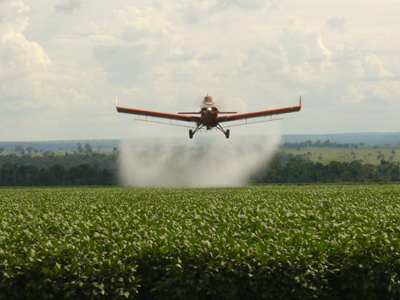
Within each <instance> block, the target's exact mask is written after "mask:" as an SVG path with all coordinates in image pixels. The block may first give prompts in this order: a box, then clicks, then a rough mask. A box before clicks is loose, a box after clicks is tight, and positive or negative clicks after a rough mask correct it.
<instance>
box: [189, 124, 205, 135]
mask: <svg viewBox="0 0 400 300" xmlns="http://www.w3.org/2000/svg"><path fill="white" fill-rule="evenodd" d="M201 128H203V125H202V124H200V125H199V126H197V127H196V129H195V130H194V131H193V130H192V129H190V130H189V137H190V138H191V139H192V138H193V136H194V135H195V133H196V132H197V131H199V130H200V129H201Z"/></svg>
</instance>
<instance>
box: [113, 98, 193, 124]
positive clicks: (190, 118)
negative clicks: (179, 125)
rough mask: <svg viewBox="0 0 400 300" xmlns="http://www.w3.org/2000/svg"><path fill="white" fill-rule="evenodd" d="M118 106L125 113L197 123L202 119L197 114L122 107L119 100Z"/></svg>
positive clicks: (120, 111)
mask: <svg viewBox="0 0 400 300" xmlns="http://www.w3.org/2000/svg"><path fill="white" fill-rule="evenodd" d="M116 108H117V111H118V112H119V113H125V114H133V115H140V116H147V117H154V118H163V119H170V120H178V121H186V122H195V123H197V122H199V121H200V117H196V116H187V115H179V114H170V113H163V112H158V111H152V110H142V109H137V108H129V107H121V106H118V102H117V106H116Z"/></svg>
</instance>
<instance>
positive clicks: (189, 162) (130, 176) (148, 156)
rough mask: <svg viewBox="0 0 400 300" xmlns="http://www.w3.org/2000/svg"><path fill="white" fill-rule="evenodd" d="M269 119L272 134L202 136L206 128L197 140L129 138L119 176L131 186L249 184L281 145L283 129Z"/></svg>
mask: <svg viewBox="0 0 400 300" xmlns="http://www.w3.org/2000/svg"><path fill="white" fill-rule="evenodd" d="M269 125H270V124H268V125H264V126H268V128H269V132H270V133H269V134H264V135H259V136H254V135H253V136H246V135H236V136H234V137H233V138H232V137H231V139H229V140H226V139H225V137H224V136H223V135H222V134H220V133H218V135H217V136H215V137H212V136H208V137H202V136H201V135H202V133H201V132H200V133H198V134H197V136H195V137H194V140H189V138H188V139H187V140H183V139H179V142H178V143H177V141H178V140H177V139H169V140H167V139H165V140H161V141H159V142H158V143H157V144H154V143H152V144H150V143H148V144H145V145H144V144H143V142H142V141H141V142H140V143H139V142H138V140H125V141H124V142H123V143H122V144H121V149H120V155H119V163H118V165H119V175H120V182H121V183H122V184H124V185H129V186H188V187H194V186H196V187H206V186H239V185H243V184H246V183H248V181H249V178H250V176H251V175H252V174H254V172H255V171H257V170H258V169H259V168H261V167H263V166H265V165H266V164H268V162H269V161H270V159H271V158H272V156H273V155H274V153H275V152H276V150H277V147H278V145H279V142H280V139H281V135H280V132H279V129H277V126H269ZM250 126H255V125H250ZM256 127H257V126H256ZM253 128H254V127H253ZM247 129H248V131H250V132H252V131H251V129H249V127H247ZM255 132H259V131H258V130H256V131H255ZM235 133H237V131H236V130H235V131H234V132H233V134H235ZM196 139H198V140H197V142H196Z"/></svg>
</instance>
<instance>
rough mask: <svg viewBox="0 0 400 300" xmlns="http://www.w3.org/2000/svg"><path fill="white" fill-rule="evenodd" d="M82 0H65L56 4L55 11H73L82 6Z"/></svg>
mask: <svg viewBox="0 0 400 300" xmlns="http://www.w3.org/2000/svg"><path fill="white" fill-rule="evenodd" d="M81 4H82V0H65V1H64V2H63V3H60V4H57V5H56V6H54V10H55V12H60V13H72V12H73V11H74V10H76V9H78V8H80V7H81Z"/></svg>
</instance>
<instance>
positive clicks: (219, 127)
mask: <svg viewBox="0 0 400 300" xmlns="http://www.w3.org/2000/svg"><path fill="white" fill-rule="evenodd" d="M217 129H218V130H219V131H221V132H222V133H223V134H225V137H226V138H227V139H229V133H230V131H229V129H227V130H225V129H224V128H222V126H221V125H219V124H218V125H217Z"/></svg>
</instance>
